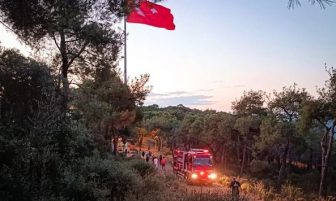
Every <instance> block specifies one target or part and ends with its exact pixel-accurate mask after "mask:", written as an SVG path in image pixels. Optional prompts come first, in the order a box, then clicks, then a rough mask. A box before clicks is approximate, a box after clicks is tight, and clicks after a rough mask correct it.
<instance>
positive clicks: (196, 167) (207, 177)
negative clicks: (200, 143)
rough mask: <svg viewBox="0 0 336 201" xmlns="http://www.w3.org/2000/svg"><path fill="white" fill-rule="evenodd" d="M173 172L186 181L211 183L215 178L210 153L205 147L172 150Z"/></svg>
mask: <svg viewBox="0 0 336 201" xmlns="http://www.w3.org/2000/svg"><path fill="white" fill-rule="evenodd" d="M173 168H174V173H175V174H176V175H177V176H179V177H181V178H184V179H186V180H187V182H188V183H210V184H211V183H213V182H214V181H215V180H216V179H217V174H216V173H215V171H214V167H213V162H212V155H211V154H210V153H209V151H208V150H206V149H190V150H188V151H183V150H180V149H176V150H174V153H173Z"/></svg>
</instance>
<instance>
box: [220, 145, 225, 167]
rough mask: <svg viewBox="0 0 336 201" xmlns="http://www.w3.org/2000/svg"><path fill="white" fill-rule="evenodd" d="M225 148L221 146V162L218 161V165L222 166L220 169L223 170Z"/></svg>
mask: <svg viewBox="0 0 336 201" xmlns="http://www.w3.org/2000/svg"><path fill="white" fill-rule="evenodd" d="M224 154H225V147H224V146H222V153H221V160H220V163H221V164H222V167H223V168H224V169H225V168H226V164H225V163H224V159H225V156H224Z"/></svg>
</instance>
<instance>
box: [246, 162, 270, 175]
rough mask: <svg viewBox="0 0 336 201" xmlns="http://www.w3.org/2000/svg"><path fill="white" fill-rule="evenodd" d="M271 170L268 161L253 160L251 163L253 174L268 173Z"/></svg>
mask: <svg viewBox="0 0 336 201" xmlns="http://www.w3.org/2000/svg"><path fill="white" fill-rule="evenodd" d="M268 170H269V165H268V163H267V162H266V161H260V160H253V161H252V162H251V163H250V171H251V173H253V174H261V173H266V172H267V171H268Z"/></svg>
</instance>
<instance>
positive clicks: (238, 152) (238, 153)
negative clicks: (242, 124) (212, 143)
mask: <svg viewBox="0 0 336 201" xmlns="http://www.w3.org/2000/svg"><path fill="white" fill-rule="evenodd" d="M236 149H237V161H238V163H240V151H239V149H240V138H239V135H238V140H237V147H236Z"/></svg>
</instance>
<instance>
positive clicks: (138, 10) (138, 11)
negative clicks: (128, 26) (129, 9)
mask: <svg viewBox="0 0 336 201" xmlns="http://www.w3.org/2000/svg"><path fill="white" fill-rule="evenodd" d="M135 10H136V12H137V13H138V14H139V15H141V16H143V17H145V13H143V12H142V10H141V9H140V8H135Z"/></svg>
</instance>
